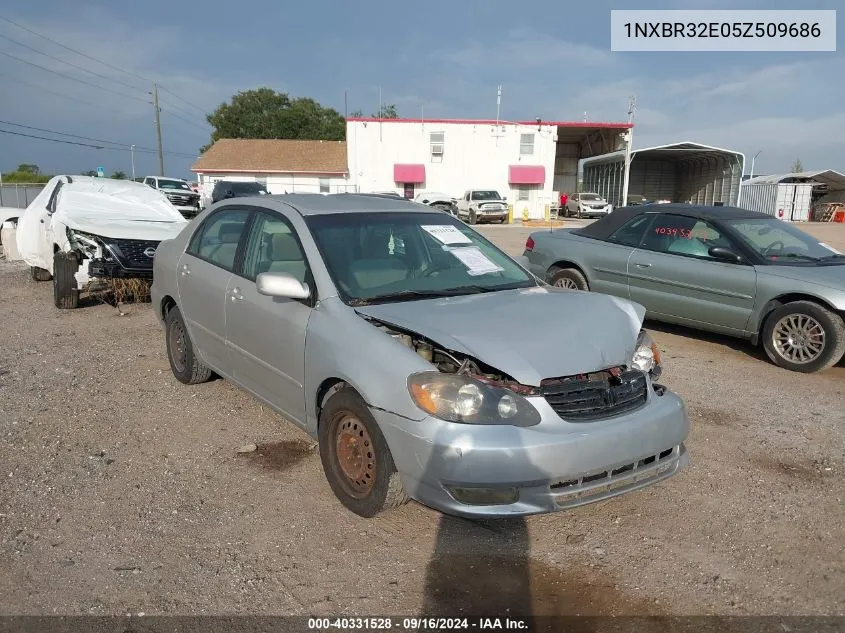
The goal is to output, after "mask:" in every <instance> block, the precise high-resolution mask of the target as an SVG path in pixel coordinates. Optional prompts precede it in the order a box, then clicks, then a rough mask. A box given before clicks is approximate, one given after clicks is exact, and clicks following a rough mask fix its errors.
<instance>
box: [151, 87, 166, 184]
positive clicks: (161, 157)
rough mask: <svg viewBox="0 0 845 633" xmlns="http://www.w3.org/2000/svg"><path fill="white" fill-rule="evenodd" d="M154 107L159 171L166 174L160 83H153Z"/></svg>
mask: <svg viewBox="0 0 845 633" xmlns="http://www.w3.org/2000/svg"><path fill="white" fill-rule="evenodd" d="M153 107H154V108H155V112H156V136H157V137H158V171H159V174H158V175H159V176H162V177H163V176H164V151H163V150H162V148H161V108H159V107H158V84H156V83H153Z"/></svg>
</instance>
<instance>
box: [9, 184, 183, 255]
mask: <svg viewBox="0 0 845 633" xmlns="http://www.w3.org/2000/svg"><path fill="white" fill-rule="evenodd" d="M71 178H72V180H73V182H67V179H68V177H67V176H56V177H55V178H53V179H51V180H50V182H48V183H47V185H46V186H45V187H44V190H43V191H42V192H41V193H40V194H39V195H38V196H37V197H36V198H35V200H33V201H32V203H31V204H30V205H29V207H27V209H26V211H25V212H24V213H23V214H22V215H21V217H20V220H19V222H18V231H17V240H18V250H19V251H20V253H21V257H22V258H23V259H24V261H25V262H26V263H27V264H29V265H30V266H38V267H39V268H46V269H48V270H49V269H51V267H52V265H51V263H52V260H53V243H57V244H63V243H64V241H65V240H66V236H65V235H64V232H65V227H67V228H71V229H76V230H78V231H84V232H86V233H92V234H94V235H99V236H102V237H112V238H127V239H142V240H159V241H160V240H166V239H171V238H173V237H175V236H176V235H177V234H178V233H179V232H180V231H181V230H182V229H183V228H185V226H186V225H187V224H188V221H187V220H186V219H185V218H184V217H183V216H182V214H181V213H179V211H177V210H176V207H174V206H173V205H172V204H171V203H170V201H169V200H168V199H167V198H166V197H165V196H164V194H162V193H161V192H160V191H157V190H155V189H153V188H152V187H148V186H147V185H144V184H141V183H138V182H134V181H128V180H111V179H104V178H91V177H87V176H71ZM60 181H63V182H64V183H65V184H64V185H62V188H61V189H60V190H59V194H58V197H57V198H56V203H57V204H56V211H55V213H52V214H51V213H49V212H48V209H47V207H48V205H49V202H50V198H51V196H52V193H53V191H54V190H55V188H56V186H57V185H58V184H59V182H60Z"/></svg>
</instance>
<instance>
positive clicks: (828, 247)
mask: <svg viewBox="0 0 845 633" xmlns="http://www.w3.org/2000/svg"><path fill="white" fill-rule="evenodd" d="M819 246H821V247H823V248H826V249H827V250H829V251H830V252H831V253H836V254H837V255H841V254H842V253H840V252H839V251H838V250H836V249H835V248H833V247H832V246H828V245H827V244H825V243H824V242H819Z"/></svg>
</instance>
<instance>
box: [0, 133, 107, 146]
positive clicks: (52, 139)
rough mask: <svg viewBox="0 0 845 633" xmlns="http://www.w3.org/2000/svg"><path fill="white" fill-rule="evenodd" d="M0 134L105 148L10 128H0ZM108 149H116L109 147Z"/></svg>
mask: <svg viewBox="0 0 845 633" xmlns="http://www.w3.org/2000/svg"><path fill="white" fill-rule="evenodd" d="M0 134H14V135H15V136H25V137H27V138H37V139H41V140H42V141H53V142H54V143H66V144H68V145H81V146H83V147H93V148H94V149H106V148H105V147H101V146H100V145H91V144H90V143H77V142H76V141H63V140H61V139H57V138H47V137H46V136H35V135H34V134H24V133H23V132H12V131H11V130H0ZM109 149H117V148H116V147H114V148H109Z"/></svg>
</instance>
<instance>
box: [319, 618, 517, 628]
mask: <svg viewBox="0 0 845 633" xmlns="http://www.w3.org/2000/svg"><path fill="white" fill-rule="evenodd" d="M528 628H529V627H528V622H527V621H526V620H524V619H521V618H510V617H507V618H496V617H492V618H438V617H430V618H429V617H407V618H401V619H399V618H384V617H372V618H358V617H339V618H309V619H308V629H309V630H312V631H338V630H339V631H356V630H357V631H361V630H364V631H379V630H382V631H431V630H438V631H440V630H443V631H445V630H465V631H466V630H479V631H484V630H511V631H521V630H522V631H525V630H528Z"/></svg>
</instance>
